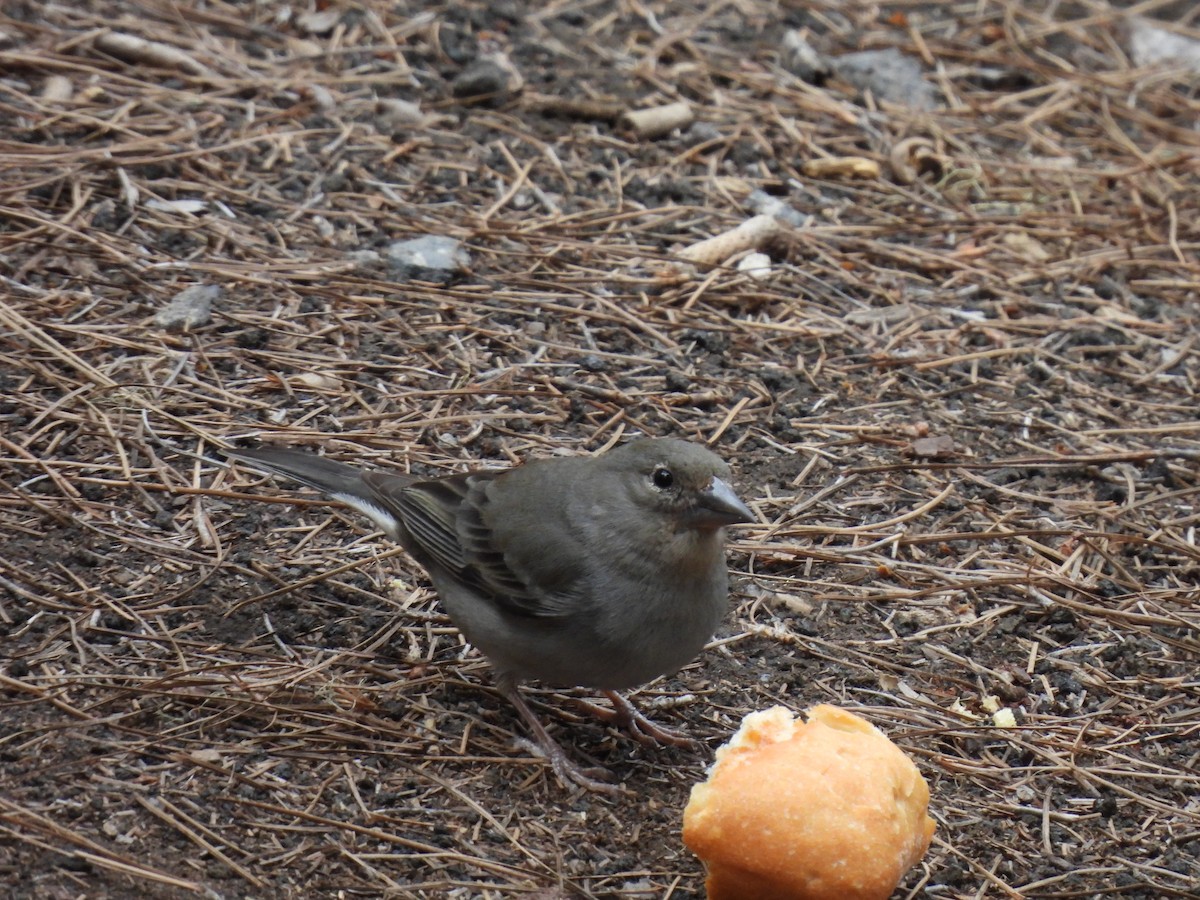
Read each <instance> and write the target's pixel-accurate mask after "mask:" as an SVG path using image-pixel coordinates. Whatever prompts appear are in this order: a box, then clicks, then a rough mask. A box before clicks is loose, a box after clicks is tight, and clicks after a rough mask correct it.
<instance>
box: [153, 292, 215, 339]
mask: <svg viewBox="0 0 1200 900" xmlns="http://www.w3.org/2000/svg"><path fill="white" fill-rule="evenodd" d="M220 296H221V289H220V288H219V287H217V286H216V285H215V284H194V285H192V286H191V287H190V288H186V289H185V290H183V291H180V292H179V293H178V294H176V295H175V299H173V300H172V301H171V302H170V303H168V304H167V305H166V306H165V307H163V308H162V309H160V310H159V311H158V313H157V314H155V316H154V324H155V325H157V326H158V327H160V328H165V329H167V330H168V331H191V330H192V329H193V328H202V327H204V326H205V325H207V324H208V323H209V322H211V321H212V308H213V303H215V302H216V301H217V300H218V299H219V298H220Z"/></svg>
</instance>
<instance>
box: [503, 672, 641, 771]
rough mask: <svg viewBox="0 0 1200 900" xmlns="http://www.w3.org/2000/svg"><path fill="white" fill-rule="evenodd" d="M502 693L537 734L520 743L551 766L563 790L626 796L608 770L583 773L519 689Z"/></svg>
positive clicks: (507, 688) (511, 687) (514, 688)
mask: <svg viewBox="0 0 1200 900" xmlns="http://www.w3.org/2000/svg"><path fill="white" fill-rule="evenodd" d="M501 690H503V691H504V693H505V695H506V696H507V697H508V699H509V700H510V701H512V705H513V706H515V707H516V708H517V712H518V713H520V714H521V718H522V719H524V720H525V724H526V725H528V726H529V730H530V731H532V732H533V738H534V739H533V740H532V741H529V740H521V741H520V743H521V744H522V745H523V746H525V748H526V749H528V750H531V751H532V752H533V753H534V754H535V755H537V756H542V757H544V758H545V759H546V761H547V762H548V763H550V768H551V769H552V770H553V771H554V774H555V776H556V777H557V778H558V780H559V781H560V782H562V784H563V787H568V788H569V787H572V786H576V787H581V788H583V789H584V790H586V791H595V792H596V793H600V794H624V793H627V791H626V789H625V788H624V787H622V786H621V785H619V784H613V783H612V773H611V772H609V771H608V770H607V769H603V768H600V767H593V768H587V769H583V768H580V767H579V766H577V765H575V763H573V762H571V759H570V757H568V756H567V752H566V751H565V750H563V748H562V745H561V744H559V743H558V741H556V740H554V738H552V737H550V733H549V732H548V731H546V729H545V727H544V726H543V725H542V723H541V720H540V719H538V717H537V715H536V714H535V713H534V711H533V709H532V707H530V705H529V704H528V703H526V702H525V698H524V697H522V696H521V693H520V691H519V690H518V689H517V687H516V685H503V686H502V687H501Z"/></svg>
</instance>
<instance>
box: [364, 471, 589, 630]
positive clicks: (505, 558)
mask: <svg viewBox="0 0 1200 900" xmlns="http://www.w3.org/2000/svg"><path fill="white" fill-rule="evenodd" d="M372 474H373V473H369V472H368V473H367V474H366V475H364V476H363V478H364V481H365V482H366V483H367V484H368V485H369V486H370V487H371V489H372V491H373V492H375V493H376V494H378V495H380V499H381V500H383V501H385V502H386V505H387V506H388V507H389V508H390V509H392V510H394V511H395V512H396V513H397V514H398V515H399V516H400V519H401V521H402V522H403V523H404V527H405V529H406V530H407V531H408V534H409V535H410V536H411V538H412V540H413V543H414V544H415V545H416V546H415V547H414V548H412V549H414V550H416V551H418V552H419V554H420V556H421V557H424V559H421V561H422V562H423V563H424V562H426V560H428V562H429V563H432V564H433V565H436V566H437V567H438V568H439V569H441V570H442V571H444V572H446V573H447V574H448V575H450V576H451V577H453V578H457V579H458V580H460V581H462V582H463V583H464V584H466V585H468V586H470V587H471V588H472V589H473V590H474V591H475V592H477V593H478V594H479V595H480V596H481V597H483V598H485V599H487V600H490V601H491V602H493V603H495V604H496V605H497V606H499V607H500V608H502V609H504V610H505V611H506V612H509V613H515V614H518V615H525V616H537V617H539V618H547V617H557V616H562V615H566V614H568V613H569V612H571V611H577V610H578V608H579V607H578V603H577V591H576V589H577V588H578V587H579V585H580V583H579V579H577V578H571V577H569V576H565V573H563V572H561V571H559V570H555V569H554V568H553V564H551V565H550V566H548V567H541V568H539V569H538V570H532V571H528V572H523V573H522V572H517V571H514V570H513V568H512V566H511V565H510V560H509V554H508V553H507V552H506V548H505V546H504V542H503V541H501V540H500V539H499V538H498V536H497V535H496V534H495V533H494V532H493V528H492V526H491V525H490V524H489V520H490V519H493V518H494V516H489V515H488V512H487V511H488V507H489V504H490V500H489V498H488V492H487V486H488V484H489V483H490V482H491V481H492V480H493V479H494V478H496V477H497V476H499V475H501V474H503V473H502V472H472V473H465V474H462V475H451V476H449V477H446V478H438V479H434V480H430V481H418V482H415V483H412V484H406V485H396V484H394V483H390V482H389V481H388V480H387V479H375V478H373V477H372ZM559 569H561V567H559Z"/></svg>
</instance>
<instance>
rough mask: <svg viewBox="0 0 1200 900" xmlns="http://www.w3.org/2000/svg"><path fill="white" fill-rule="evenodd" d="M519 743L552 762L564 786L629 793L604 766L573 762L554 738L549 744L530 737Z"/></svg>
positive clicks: (611, 792) (551, 767)
mask: <svg viewBox="0 0 1200 900" xmlns="http://www.w3.org/2000/svg"><path fill="white" fill-rule="evenodd" d="M517 743H518V744H519V745H520V746H522V747H524V748H525V749H526V750H528V751H529V752H530V753H532V754H533V755H534V756H540V757H542V758H543V759H545V760H546V762H548V763H550V769H551V770H552V771H553V772H554V776H555V777H556V778H557V779H558V780H559V781H560V782H561V783H562V785H563V787H567V788H570V787H581V788H583V789H584V790H585V791H593V792H594V793H597V794H611V795H618V794H624V793H627V790H626V789H625V788H624V787H622V786H621V785H619V784H613V782H612V772H610V771H608V769H605V768H603V767H602V766H589V767H587V768H582V767H580V766H577V765H575V763H573V762H571V759H570V757H568V756H567V753H566V751H565V750H563V748H562V746H561V745H560V744H559V743H558V742H557V741H555V740H554V739H553V738H551V739H550V743H549V744H543V743H540V742H539V741H534V740H530V739H529V738H518V739H517Z"/></svg>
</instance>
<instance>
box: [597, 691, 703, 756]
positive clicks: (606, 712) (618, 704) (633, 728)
mask: <svg viewBox="0 0 1200 900" xmlns="http://www.w3.org/2000/svg"><path fill="white" fill-rule="evenodd" d="M602 693H603V694H604V696H605V697H607V698H608V700H609V702H610V703H612V705H613V708H612V709H611V710H610V709H605V708H604V707H603V706H596V704H594V703H587V702H586V701H585V702H584V703H583V707H584V708H585V709H586V710H587V711H588V712H590V713H591V714H592V715H594V716H595V717H596V718H598V719H600V720H601V721H603V722H608V723H609V724H610V725H614V726H616V727H618V728H624V729H625V730H626V731H628V732H629V734H630V736H631V737H632V738H633V739H634V740H635V741H638V742H639V743H642V744H670V745H671V746H672V747H687V748H688V749H691V750H695V749H697V748H698V747H699V746H700V742H699V741H697V740H695V739H693V738H690V737H688V736H687V735H686V734H684V733H683V732H682V731H675V730H674V729H673V728H667V727H666V726H664V725H656V724H655V723H654V722H652V721H651V720H650V719H648V718H646V717H645V716H644V715H642V714H641V713H640V712H638V710H637V707H636V706H634V705H633V704H632V703H630V702H629V701H628V700H626V699H625V698H624V697H622V696H621V695H620V694H618V693H617V692H616V691H603V692H602Z"/></svg>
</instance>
